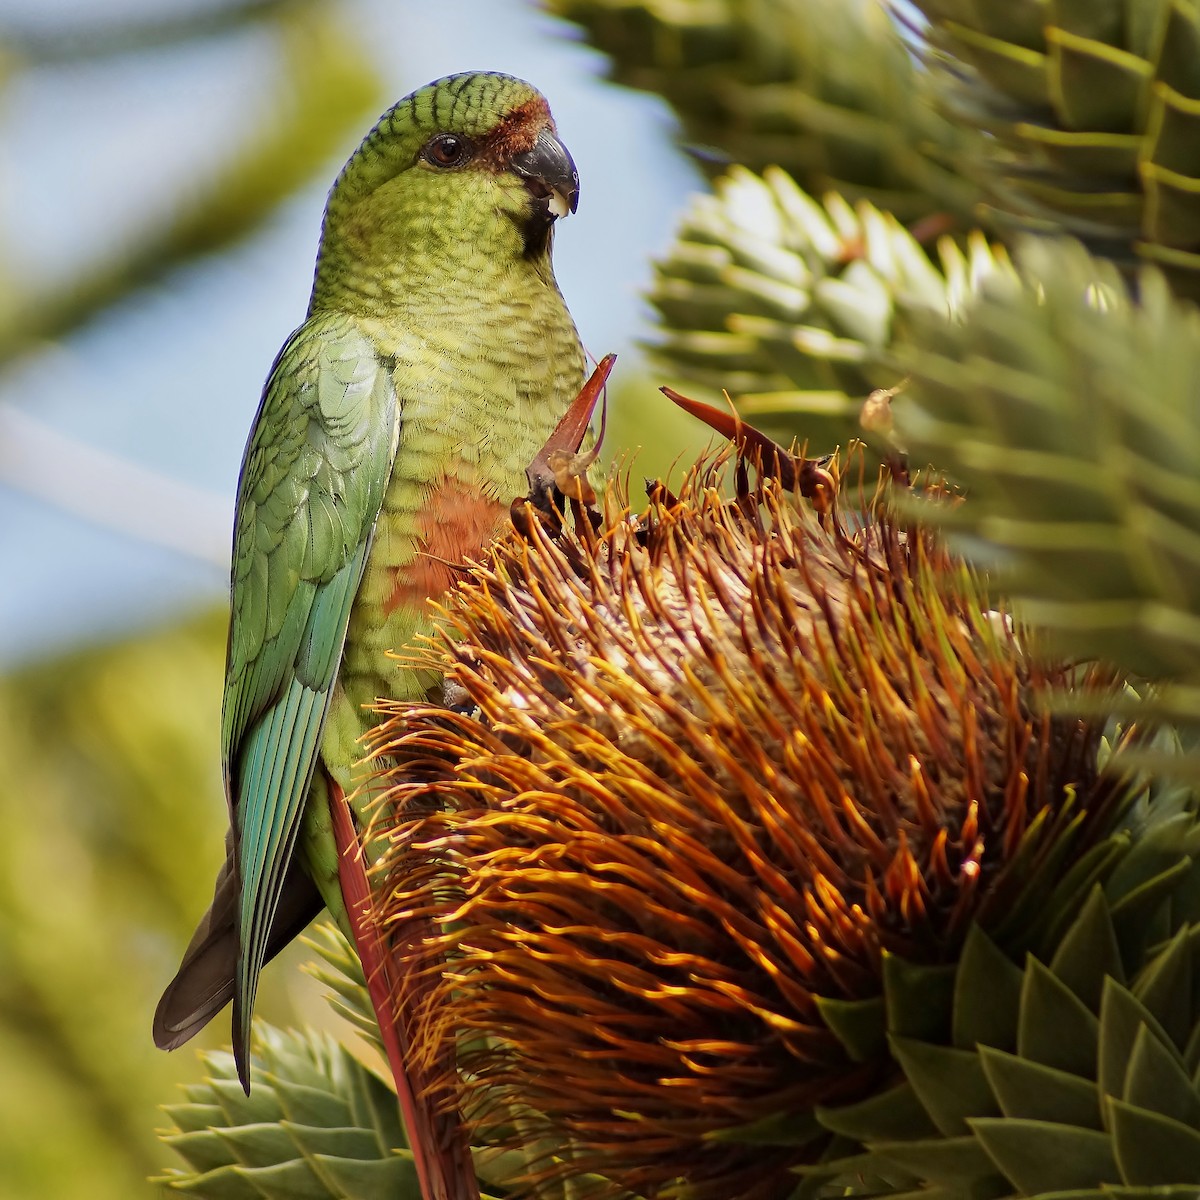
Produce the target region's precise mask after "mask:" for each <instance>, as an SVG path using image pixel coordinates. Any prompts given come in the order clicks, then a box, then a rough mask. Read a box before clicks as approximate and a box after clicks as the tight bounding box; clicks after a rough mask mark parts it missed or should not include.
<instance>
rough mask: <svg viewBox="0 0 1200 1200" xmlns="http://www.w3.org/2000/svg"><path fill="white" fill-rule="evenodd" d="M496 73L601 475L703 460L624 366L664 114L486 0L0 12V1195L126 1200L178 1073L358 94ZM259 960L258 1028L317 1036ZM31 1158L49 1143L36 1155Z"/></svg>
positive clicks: (641, 379)
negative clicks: (255, 610)
mask: <svg viewBox="0 0 1200 1200" xmlns="http://www.w3.org/2000/svg"><path fill="white" fill-rule="evenodd" d="M474 68H488V69H498V70H505V71H511V72H513V73H515V74H518V75H522V76H524V77H526V78H529V79H530V80H531V81H533V82H534V83H536V84H537V85H538V86H539V87H541V88H542V89H543V90H544V91H545V92H546V93H547V95H548V96H549V98H550V100H551V103H552V105H553V107H554V109H555V113H556V115H557V118H558V122H559V127H560V130H561V132H562V134H563V137H564V140H565V141H566V142H567V144H568V145H569V146H570V147H571V149H572V152H573V153H574V155H575V157H576V160H577V162H578V165H579V169H580V173H581V176H582V180H583V188H582V204H581V208H580V213H579V215H578V216H577V217H575V218H572V220H571V221H570V222H568V223H567V225H566V226H565V227H564V229H563V230H562V231H561V235H560V237H559V242H558V264H559V278H560V282H561V284H562V287H563V291H564V293H565V294H566V296H567V298H568V302H569V303H570V305H571V308H572V311H573V312H574V314H575V316H576V319H577V322H578V324H579V326H580V330H581V333H582V335H583V338H584V341H585V344H586V345H587V346H588V347H589V349H590V351H591V352H592V353H593V354H594V355H596V356H597V357H599V356H600V355H602V354H604V353H606V352H608V351H610V350H616V351H618V352H620V353H621V355H622V357H621V362H620V364H619V366H618V369H617V377H616V378H617V381H618V382H617V384H616V386H615V388H614V393H615V400H614V405H615V411H614V413H613V416H612V419H611V420H610V423H609V443H608V444H609V447H610V449H611V450H613V451H623V450H625V449H627V448H630V447H633V446H636V445H639V444H640V445H643V446H645V447H646V450H645V452H644V453H643V454H642V455H641V457H640V458H639V467H638V470H639V473H643V472H644V473H655V472H659V471H666V470H667V468H668V465H669V464H670V463H671V462H672V461H674V460H676V459H677V458H678V457H680V456H683V457H686V454H687V448H688V447H689V446H691V447H695V446H697V445H702V444H704V443H705V441H706V439H705V437H704V436H703V435H702V434H700V433H699V432H698V431H695V430H692V429H688V428H687V427H686V424H685V422H683V421H682V420H681V419H680V418H678V417H676V416H675V415H674V414H673V413H671V411H670V410H669V408H668V406H666V404H665V402H663V401H662V400H661V399H660V398H659V397H658V396H657V394H656V393H655V391H654V389H653V387H652V386H651V384H650V383H649V382H648V379H647V377H646V376H645V375H644V371H643V368H641V367H640V366H639V362H638V357H637V354H636V351H634V350H633V349H632V342H633V339H634V338H635V337H636V336H637V333H638V330H639V326H640V325H641V324H642V322H643V308H642V305H641V302H640V301H639V299H638V293H639V291H640V290H641V289H642V288H643V287H644V286H645V285H646V284H647V282H648V280H649V266H648V257H649V255H650V253H651V252H653V251H661V250H662V249H664V248H665V246H666V245H667V243H668V241H669V236H670V231H671V229H672V227H673V225H674V224H675V221H676V219H677V216H678V212H679V210H680V208H681V206H682V205H683V203H684V201H685V199H686V196H687V194H688V193H689V191H690V190H691V189H693V188H694V187H696V186H697V185H698V178H699V177H698V176H697V175H696V174H695V173H694V171H693V168H692V167H691V166H690V165H688V163H687V162H685V160H684V158H683V156H682V155H681V154H680V152H679V151H678V150H677V149H676V148H675V147H674V146H673V144H672V142H671V140H670V135H671V121H670V118H669V117H668V115H667V111H666V108H665V106H664V105H663V104H662V103H661V102H660V101H656V100H654V99H652V98H649V97H646V96H635V95H634V94H632V93H627V92H623V91H620V90H618V89H616V88H614V87H611V86H609V85H606V84H603V83H602V82H601V81H600V80H599V78H598V76H599V72H600V69H601V61H600V58H599V56H598V55H596V54H594V53H593V52H590V51H588V50H587V49H585V48H584V47H583V46H581V45H580V44H578V42H577V41H575V40H573V38H572V35H571V33H570V30H569V29H568V28H567V27H566V26H563V25H560V24H559V23H557V22H556V21H554V20H553V19H552V18H550V17H548V16H546V15H545V14H544V13H541V12H539V11H538V10H537V9H536V8H534V7H533V6H530V5H527V4H522V3H519V2H518V0H486V2H485V0H478V2H470V3H465V2H457V0H449V2H447V3H438V4H424V5H422V4H418V3H409V2H408V0H405V2H403V3H395V2H393V3H388V2H386V0H345V2H343V3H332V2H325V0H249V2H247V0H232V2H231V0H186V2H185V0H172V2H171V3H162V2H161V0H140V2H139V0H93V2H88V0H74V2H71V0H56V2H51V3H45V2H42V0H5V3H4V4H3V5H2V6H0V553H2V555H3V567H2V568H0V672H2V673H3V677H2V679H0V764H3V766H4V768H5V769H4V772H3V777H2V778H3V782H2V783H0V819H2V821H3V829H4V836H3V837H2V838H0V1064H2V1065H0V1196H4V1197H14V1198H25V1197H28V1198H30V1200H34V1198H42V1197H45V1198H53V1200H73V1198H75V1197H88V1198H89V1200H109V1198H113V1200H116V1198H117V1197H121V1198H128V1197H137V1196H143V1195H145V1196H149V1195H152V1194H154V1188H153V1186H152V1185H151V1184H149V1183H147V1182H146V1177H147V1176H148V1175H151V1174H154V1173H156V1172H157V1171H158V1170H159V1169H161V1168H162V1167H163V1166H164V1165H165V1163H166V1159H167V1157H168V1152H167V1151H166V1150H165V1149H164V1148H163V1147H161V1146H160V1145H158V1144H157V1143H156V1141H155V1137H154V1129H155V1127H156V1125H158V1124H160V1123H161V1122H160V1119H159V1117H158V1114H157V1111H156V1109H157V1106H158V1105H160V1104H162V1103H166V1102H169V1101H170V1100H172V1099H174V1098H175V1097H176V1096H177V1095H178V1093H177V1091H176V1089H175V1086H174V1085H175V1084H176V1083H178V1082H183V1081H186V1080H188V1079H189V1078H194V1077H195V1076H196V1075H197V1074H198V1071H199V1064H198V1062H197V1058H196V1054H195V1049H194V1047H195V1046H213V1045H219V1044H222V1043H224V1042H225V1041H226V1040H227V1025H226V1021H225V1020H224V1019H220V1020H218V1021H216V1022H214V1024H213V1025H212V1026H211V1027H210V1029H208V1030H206V1031H205V1034H204V1035H203V1037H202V1038H200V1039H197V1042H196V1043H194V1044H193V1045H190V1046H188V1047H185V1048H184V1049H182V1050H180V1051H178V1052H177V1053H175V1054H172V1055H165V1054H162V1053H160V1052H158V1051H156V1050H155V1049H154V1047H153V1045H152V1044H151V1040H150V1015H151V1012H152V1011H153V1007H154V1004H155V1002H156V1001H157V998H158V994H159V992H160V990H161V988H162V986H163V985H164V984H165V983H166V981H167V979H168V978H169V977H170V975H171V974H172V972H173V971H174V968H175V966H176V964H177V961H178V956H179V953H180V952H181V950H182V947H183V945H184V944H185V942H186V940H187V938H188V936H189V935H190V933H191V930H192V928H193V925H194V923H195V921H196V919H197V918H198V916H199V915H200V913H201V912H202V911H203V909H204V907H205V905H206V904H207V901H208V898H209V895H210V889H211V883H212V879H213V876H214V872H215V868H216V864H217V862H218V860H219V858H220V855H221V847H222V836H223V829H224V824H225V812H224V800H223V798H222V796H221V793H220V777H219V767H218V761H217V744H218V737H217V730H218V721H219V710H220V689H221V671H222V660H223V654H224V636H225V614H224V599H223V596H224V586H225V579H226V569H227V566H226V562H227V553H228V550H227V546H228V540H229V527H230V521H231V517H232V497H233V490H234V486H235V482H236V475H237V469H238V463H239V460H240V455H241V447H242V442H243V439H244V438H245V435H246V431H247V429H248V427H249V423H250V420H251V417H252V414H253V412H254V409H255V407H256V405H257V402H258V395H259V390H260V388H261V383H262V379H263V377H264V375H265V373H266V370H267V368H268V367H269V365H270V362H271V360H272V358H273V356H274V354H275V351H276V349H277V348H278V346H279V344H280V343H281V342H282V340H283V339H284V337H286V335H287V333H288V332H289V331H290V329H291V328H292V327H293V326H294V325H295V324H297V323H298V321H299V320H300V318H301V317H302V315H303V311H304V307H305V304H306V301H307V292H308V286H309V282H310V279H311V271H312V263H313V256H314V253H315V247H316V239H317V231H318V226H319V221H320V215H321V208H322V204H323V199H324V194H325V191H326V189H327V188H328V186H329V183H330V182H331V180H332V178H333V176H334V174H335V173H336V171H337V169H338V167H339V166H340V164H341V162H342V161H343V160H344V158H345V157H346V155H347V154H348V153H349V152H350V150H351V149H352V148H353V147H354V146H355V145H356V144H357V143H358V141H359V139H360V138H361V136H362V135H363V133H364V132H365V131H366V129H367V128H368V127H369V125H370V124H371V123H372V122H373V121H374V119H375V117H376V116H377V115H378V114H379V112H380V111H382V110H383V109H384V108H385V107H387V105H388V104H390V103H391V102H392V101H393V100H395V99H396V98H398V97H399V96H401V95H403V94H404V93H406V92H408V91H410V90H412V88H414V87H416V86H419V85H420V84H422V83H424V82H426V81H428V80H429V79H432V78H435V77H437V76H439V75H443V74H447V73H449V72H452V71H456V70H464V69H474ZM303 957H304V954H303V950H302V949H301V948H297V947H295V946H293V947H292V948H291V950H290V951H289V952H288V954H287V955H286V956H285V957H284V959H283V960H282V961H280V963H279V964H278V965H276V966H274V967H273V968H272V969H271V970H269V971H268V972H267V975H266V978H265V981H264V989H263V993H262V997H261V1001H260V1004H259V1011H260V1013H261V1014H263V1015H264V1016H267V1017H268V1018H269V1019H271V1020H272V1021H274V1022H276V1023H278V1024H283V1025H287V1024H289V1023H291V1022H294V1021H295V1020H297V1019H299V1014H300V1013H303V1018H304V1020H306V1021H309V1022H312V1023H319V1022H321V1021H324V1020H327V1019H328V1018H327V1017H326V1016H325V1006H324V1005H323V1004H322V1003H321V1002H320V1000H319V998H318V997H317V995H316V994H315V993H316V989H315V985H313V984H312V983H311V981H309V980H308V979H307V977H306V976H305V975H304V974H303V973H302V972H301V971H300V970H298V969H297V968H298V963H299V961H300V960H301V959H302V958H303ZM64 1148H69V1151H65V1150H64Z"/></svg>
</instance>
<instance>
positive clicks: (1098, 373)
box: [893, 240, 1200, 728]
mask: <svg viewBox="0 0 1200 1200" xmlns="http://www.w3.org/2000/svg"><path fill="white" fill-rule="evenodd" d="M1018 262H1019V266H1020V276H1021V285H1020V286H1019V287H1014V286H1011V285H1009V284H1007V283H1006V284H1005V285H1004V286H991V285H989V286H988V287H986V288H985V289H984V290H983V291H982V293H981V294H980V295H979V298H978V299H977V301H976V302H975V303H973V304H971V305H970V306H969V307H968V308H967V310H966V312H965V313H964V315H963V319H962V320H961V321H960V322H954V323H947V322H945V321H944V320H942V319H940V318H934V317H933V316H932V315H931V314H929V313H926V312H923V311H922V310H920V309H918V308H914V309H912V310H911V311H910V312H909V313H907V314H906V319H905V321H904V322H903V327H904V330H905V334H904V339H905V340H904V342H903V344H902V345H900V346H898V347H897V350H896V354H895V359H896V363H897V369H898V370H903V371H905V372H908V373H909V374H910V376H911V382H910V386H909V387H908V388H907V389H906V390H905V391H904V393H903V394H902V395H901V396H900V397H898V398H897V400H896V401H895V403H894V405H893V407H894V409H895V422H896V430H897V435H898V436H899V437H900V438H901V439H902V440H903V441H904V443H905V445H906V446H907V447H908V449H909V451H910V454H911V455H912V456H913V458H914V459H915V460H916V461H931V462H935V463H937V464H938V466H939V467H941V468H943V469H945V470H946V471H947V472H949V473H950V474H951V475H952V476H953V477H954V478H955V479H956V480H957V481H958V482H960V483H961V484H962V485H963V486H964V487H965V489H966V491H967V494H968V498H967V502H966V503H965V504H963V505H961V506H959V507H958V508H957V509H956V510H955V512H954V514H953V516H954V521H953V529H952V531H951V537H952V539H956V540H957V541H958V543H959V544H960V545H962V546H963V547H964V549H966V552H967V553H968V554H970V555H973V556H974V557H976V558H977V559H979V560H981V561H983V562H985V563H986V564H987V565H988V567H989V569H990V570H991V572H992V573H993V575H994V577H995V578H996V580H997V583H998V584H999V586H1000V587H1002V588H1003V589H1004V590H1005V591H1007V592H1008V593H1010V594H1011V595H1013V596H1014V598H1015V601H1016V604H1017V611H1018V614H1019V615H1021V616H1022V617H1023V618H1024V619H1025V620H1026V621H1028V622H1030V623H1031V624H1032V625H1034V626H1035V627H1036V628H1037V631H1038V633H1039V635H1040V636H1041V637H1042V638H1043V639H1044V642H1045V645H1046V646H1047V647H1048V648H1050V649H1052V650H1054V651H1056V652H1059V653H1064V654H1068V655H1074V656H1081V657H1095V658H1102V659H1106V660H1108V661H1110V662H1112V663H1114V664H1116V665H1117V666H1118V667H1120V668H1122V669H1124V670H1127V671H1130V672H1132V673H1134V674H1137V675H1142V676H1145V677H1146V678H1148V679H1150V680H1153V681H1158V682H1160V683H1161V684H1162V685H1163V686H1162V687H1161V688H1160V690H1159V692H1158V693H1157V695H1156V697H1155V711H1156V712H1157V713H1159V714H1161V715H1162V716H1165V717H1166V718H1168V719H1171V718H1176V719H1178V720H1180V721H1181V722H1184V723H1185V724H1189V725H1191V726H1192V727H1193V728H1194V727H1195V726H1196V725H1197V724H1200V719H1198V718H1197V716H1196V712H1195V711H1194V706H1193V705H1192V704H1191V702H1190V700H1189V699H1188V697H1189V696H1190V695H1192V694H1193V693H1194V692H1195V689H1196V688H1198V687H1200V535H1198V534H1197V533H1196V530H1197V529H1198V528H1200V472H1197V470H1196V463H1197V462H1200V421H1198V419H1197V413H1200V314H1198V313H1197V312H1196V310H1195V309H1193V308H1192V307H1191V306H1189V305H1185V304H1181V303H1179V302H1176V301H1174V300H1173V299H1172V298H1171V297H1170V295H1169V293H1168V291H1167V289H1166V287H1165V284H1164V282H1163V279H1162V277H1161V276H1160V275H1158V274H1157V273H1156V272H1154V271H1153V270H1147V271H1145V272H1143V273H1142V276H1141V277H1140V281H1139V284H1140V290H1139V299H1138V302H1137V303H1135V302H1134V301H1133V300H1132V299H1131V297H1130V295H1129V292H1128V291H1127V289H1126V287H1125V286H1124V285H1123V284H1122V283H1121V281H1120V280H1119V279H1118V278H1117V276H1116V275H1115V273H1114V272H1113V270H1112V269H1111V267H1108V266H1106V265H1105V264H1104V263H1102V262H1100V261H1098V260H1096V259H1094V258H1091V257H1090V256H1089V255H1088V254H1087V253H1086V252H1085V251H1084V250H1083V249H1082V248H1081V247H1080V246H1079V245H1077V244H1074V243H1069V242H1062V241H1046V240H1043V241H1036V242H1035V241H1029V242H1026V243H1023V244H1022V246H1021V247H1020V250H1019V254H1018ZM924 515H925V516H926V517H928V518H931V519H938V517H939V514H938V513H937V512H933V511H929V510H925V512H924ZM1173 689H1175V690H1173Z"/></svg>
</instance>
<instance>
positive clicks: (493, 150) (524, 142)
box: [478, 96, 551, 171]
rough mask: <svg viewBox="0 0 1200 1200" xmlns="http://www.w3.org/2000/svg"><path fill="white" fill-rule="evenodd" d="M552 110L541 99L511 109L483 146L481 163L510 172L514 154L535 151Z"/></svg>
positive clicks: (537, 98)
mask: <svg viewBox="0 0 1200 1200" xmlns="http://www.w3.org/2000/svg"><path fill="white" fill-rule="evenodd" d="M550 123H551V122H550V107H549V105H547V103H546V101H545V100H543V99H542V98H541V96H534V97H531V98H530V99H529V100H526V101H525V103H524V104H521V105H518V106H517V107H516V108H513V109H510V110H509V111H508V112H507V113H505V114H504V116H503V117H501V118H500V120H499V122H498V123H497V124H496V127H495V128H494V129H493V130H492V131H491V132H490V133H489V134H488V135H487V137H485V138H484V139H483V141H482V142H481V143H480V146H479V154H478V161H479V162H481V163H483V164H484V165H485V166H488V167H491V168H492V169H493V170H496V171H504V170H507V169H508V164H509V163H510V162H511V161H512V158H513V155H514V154H523V153H524V152H525V151H526V150H532V149H533V144H534V142H536V141H537V139H538V134H539V133H541V132H542V130H543V129H545V128H546V126H547V125H549V124H550Z"/></svg>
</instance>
